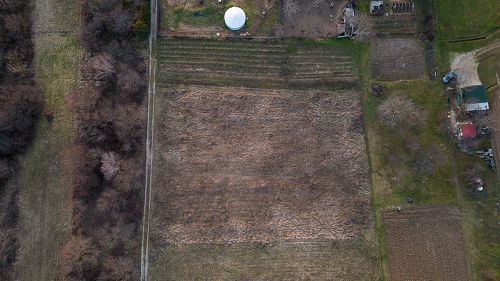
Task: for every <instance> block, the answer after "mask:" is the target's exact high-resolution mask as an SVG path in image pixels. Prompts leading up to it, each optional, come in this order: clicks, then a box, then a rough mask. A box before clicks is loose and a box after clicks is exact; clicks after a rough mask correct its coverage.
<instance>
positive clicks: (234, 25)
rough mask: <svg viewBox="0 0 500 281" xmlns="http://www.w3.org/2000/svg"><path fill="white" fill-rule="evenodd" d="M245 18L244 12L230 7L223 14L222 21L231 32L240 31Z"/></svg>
mask: <svg viewBox="0 0 500 281" xmlns="http://www.w3.org/2000/svg"><path fill="white" fill-rule="evenodd" d="M246 20H247V16H246V15H245V12H244V11H243V10H242V9H241V8H239V7H231V8H229V9H228V10H227V11H226V13H225V14H224V21H225V22H226V26H227V28H229V29H231V30H240V29H242V28H243V26H245V22H246Z"/></svg>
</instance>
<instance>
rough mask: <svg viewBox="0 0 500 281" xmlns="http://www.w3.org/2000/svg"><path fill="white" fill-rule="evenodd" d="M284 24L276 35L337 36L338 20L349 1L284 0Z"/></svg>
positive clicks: (277, 29) (279, 27) (282, 8)
mask: <svg viewBox="0 0 500 281" xmlns="http://www.w3.org/2000/svg"><path fill="white" fill-rule="evenodd" d="M282 2H283V4H282V6H281V17H282V24H281V25H280V26H277V28H276V35H277V36H282V37H305V38H326V37H335V36H337V22H339V20H340V19H341V18H342V12H343V8H344V7H345V5H346V4H347V1H345V0H342V1H326V0H319V1H299V0H284V1H282Z"/></svg>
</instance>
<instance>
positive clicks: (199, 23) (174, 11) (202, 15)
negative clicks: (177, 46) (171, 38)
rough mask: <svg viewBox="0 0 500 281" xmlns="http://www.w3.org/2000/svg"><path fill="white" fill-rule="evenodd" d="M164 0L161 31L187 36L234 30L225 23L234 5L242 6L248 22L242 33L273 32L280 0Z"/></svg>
mask: <svg viewBox="0 0 500 281" xmlns="http://www.w3.org/2000/svg"><path fill="white" fill-rule="evenodd" d="M199 2H200V1H189V2H187V1H178V0H168V1H167V0H165V1H161V32H164V33H165V32H166V33H180V34H188V35H211V36H215V33H217V32H219V33H229V32H231V31H230V30H229V29H227V28H226V27H225V25H224V13H225V12H226V10H227V9H228V8H230V7H232V6H238V7H241V8H242V9H243V10H244V11H245V14H246V16H247V18H248V19H247V23H246V25H245V28H243V30H242V31H241V32H249V33H250V34H252V35H270V33H272V31H273V28H275V25H276V24H277V23H278V17H279V7H278V4H276V3H277V1H269V0H251V1H244V0H230V1H224V3H217V2H216V1H204V2H205V3H202V4H200V3H199Z"/></svg>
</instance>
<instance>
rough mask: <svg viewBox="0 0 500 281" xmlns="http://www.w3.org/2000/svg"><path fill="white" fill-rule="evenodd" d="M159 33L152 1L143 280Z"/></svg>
mask: <svg viewBox="0 0 500 281" xmlns="http://www.w3.org/2000/svg"><path fill="white" fill-rule="evenodd" d="M157 34H158V1H157V0H152V1H151V30H150V34H149V87H148V106H147V112H148V113H147V115H148V121H147V122H148V125H147V135H146V167H145V182H144V214H143V219H142V221H143V226H142V241H141V281H146V280H148V257H149V219H150V210H151V186H152V184H151V178H152V163H153V135H154V134H153V129H154V119H153V116H154V96H155V93H156V41H157Z"/></svg>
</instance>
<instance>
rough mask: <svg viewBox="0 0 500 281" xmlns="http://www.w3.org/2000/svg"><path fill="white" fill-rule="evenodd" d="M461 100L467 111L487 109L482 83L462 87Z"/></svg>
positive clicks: (486, 96)
mask: <svg viewBox="0 0 500 281" xmlns="http://www.w3.org/2000/svg"><path fill="white" fill-rule="evenodd" d="M462 100H463V102H464V104H465V110H467V111H479V110H488V109H490V106H489V104H488V95H487V94H486V87H484V86H483V85H474V86H469V87H465V88H463V89H462Z"/></svg>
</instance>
